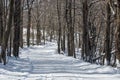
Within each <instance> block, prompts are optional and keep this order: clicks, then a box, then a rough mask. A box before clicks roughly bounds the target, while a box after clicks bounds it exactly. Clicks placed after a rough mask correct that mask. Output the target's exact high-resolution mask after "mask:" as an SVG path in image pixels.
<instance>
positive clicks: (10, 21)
mask: <svg viewBox="0 0 120 80" xmlns="http://www.w3.org/2000/svg"><path fill="white" fill-rule="evenodd" d="M13 12H14V0H10V13H9V19H8V25H7V29H6V31H5V33H4V36H3V40H2V46H1V49H2V51H1V57H2V60H3V63H4V65H6V48H7V44H8V39H9V36H10V32H11V27H12V21H13Z"/></svg>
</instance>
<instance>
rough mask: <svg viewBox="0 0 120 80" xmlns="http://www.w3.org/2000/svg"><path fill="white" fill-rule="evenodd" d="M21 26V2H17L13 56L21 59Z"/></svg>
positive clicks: (16, 0)
mask: <svg viewBox="0 0 120 80" xmlns="http://www.w3.org/2000/svg"><path fill="white" fill-rule="evenodd" d="M20 26H21V0H15V11H14V39H13V55H14V56H15V57H19V46H20Z"/></svg>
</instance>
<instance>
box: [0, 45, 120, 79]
mask: <svg viewBox="0 0 120 80" xmlns="http://www.w3.org/2000/svg"><path fill="white" fill-rule="evenodd" d="M56 49H57V45H56V44H55V43H47V44H46V45H42V46H34V47H30V48H24V49H23V50H21V53H22V54H21V56H20V57H21V58H20V59H18V60H13V59H10V61H9V63H8V65H7V66H3V65H1V64H0V80H120V71H119V70H118V69H115V68H111V67H107V66H100V65H95V64H90V63H86V62H83V61H81V60H78V59H74V58H72V57H67V56H64V55H59V54H57V53H56Z"/></svg>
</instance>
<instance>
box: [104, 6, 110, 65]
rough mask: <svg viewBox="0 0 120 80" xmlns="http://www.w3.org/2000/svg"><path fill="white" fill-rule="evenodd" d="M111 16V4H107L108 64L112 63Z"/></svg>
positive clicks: (106, 41) (106, 49) (106, 44)
mask: <svg viewBox="0 0 120 80" xmlns="http://www.w3.org/2000/svg"><path fill="white" fill-rule="evenodd" d="M110 17H111V11H110V6H109V4H107V23H106V24H107V25H106V36H105V53H106V59H107V65H110V61H111V49H110Z"/></svg>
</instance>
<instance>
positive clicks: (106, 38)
mask: <svg viewBox="0 0 120 80" xmlns="http://www.w3.org/2000/svg"><path fill="white" fill-rule="evenodd" d="M47 42H51V43H56V45H57V46H56V50H57V51H56V54H59V55H67V56H69V57H73V58H77V59H78V57H79V59H80V60H83V61H84V62H88V63H90V64H97V65H102V66H104V65H107V66H111V67H114V68H120V66H119V65H120V0H0V63H1V64H2V65H7V64H9V60H8V59H9V58H10V59H11V58H16V59H15V60H17V59H19V58H20V55H21V49H23V50H24V48H31V46H36V45H37V46H40V45H46V43H47ZM33 56H34V55H33ZM46 56H47V55H46ZM0 66H1V65H0Z"/></svg>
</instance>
